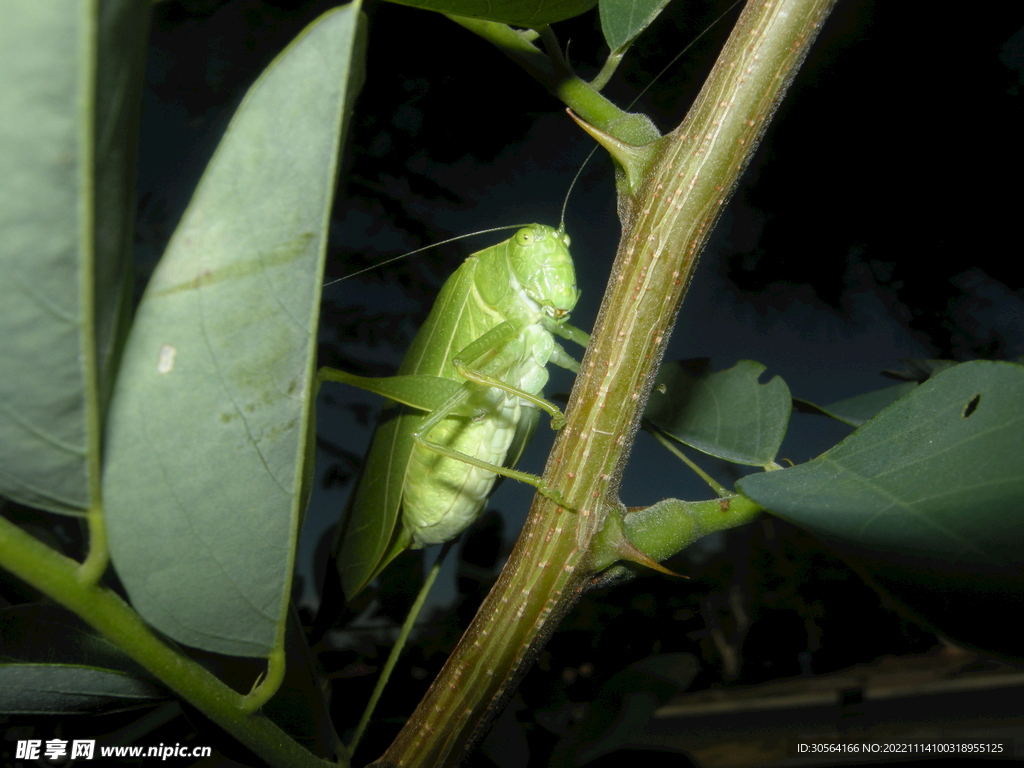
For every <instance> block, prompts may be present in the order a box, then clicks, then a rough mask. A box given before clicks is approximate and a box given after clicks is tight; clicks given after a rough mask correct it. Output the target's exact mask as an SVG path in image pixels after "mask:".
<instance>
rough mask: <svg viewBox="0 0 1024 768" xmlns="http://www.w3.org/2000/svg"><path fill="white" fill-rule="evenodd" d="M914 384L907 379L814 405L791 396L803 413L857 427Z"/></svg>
mask: <svg viewBox="0 0 1024 768" xmlns="http://www.w3.org/2000/svg"><path fill="white" fill-rule="evenodd" d="M916 386H917V382H913V381H907V382H904V383H903V384H894V385H893V386H891V387H883V388H882V389H876V390H874V391H873V392H865V393H864V394H863V395H856V396H855V397H848V398H846V399H845V400H839V401H838V402H835V403H830V404H829V405H815V404H814V403H812V402H810V401H809V400H800V399H799V398H793V404H794V405H795V406H796V407H797V408H798V409H799V410H800V411H802V412H804V413H816V414H819V415H822V416H831V417H832V418H833V419H836V420H837V421H841V422H843V423H844V424H849V425H850V426H851V427H859V426H860V425H861V424H863V423H864V422H865V421H867V420H868V419H870V418H871V417H872V416H874V415H875V414H877V413H878V412H879V411H881V410H882V409H883V408H886V407H888V406H889V405H892V404H893V403H895V402H896V401H897V400H899V399H900V398H901V397H903V396H904V395H906V394H908V393H909V392H911V391H912V390H913V389H914V388H915V387H916Z"/></svg>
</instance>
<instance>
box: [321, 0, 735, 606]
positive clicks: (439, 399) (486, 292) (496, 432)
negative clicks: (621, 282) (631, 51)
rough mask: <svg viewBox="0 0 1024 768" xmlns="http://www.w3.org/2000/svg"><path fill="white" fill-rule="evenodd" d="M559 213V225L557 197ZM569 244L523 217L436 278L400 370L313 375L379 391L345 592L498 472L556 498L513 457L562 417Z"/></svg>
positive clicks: (571, 283) (458, 517) (473, 499)
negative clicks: (559, 379)
mask: <svg viewBox="0 0 1024 768" xmlns="http://www.w3.org/2000/svg"><path fill="white" fill-rule="evenodd" d="M737 2H738V0H737ZM736 4H737V3H733V5H732V6H730V8H729V10H727V11H726V12H725V13H723V14H722V15H721V16H719V19H718V20H720V19H721V18H723V17H724V16H725V15H726V14H727V13H729V11H730V10H731V9H732V7H734V6H735V5H736ZM718 20H716V21H715V22H713V23H712V25H711V26H714V24H715V23H717V21H718ZM710 28H711V27H708V29H710ZM705 32H707V30H705ZM703 34H704V33H701V35H700V36H698V38H697V39H699V38H700V37H701V36H703ZM694 42H696V40H695V41H694ZM692 44H693V43H691V44H690V45H692ZM689 47H690V46H689V45H688V46H686V47H685V48H684V49H683V50H682V51H680V53H679V54H678V55H677V56H676V57H675V58H674V59H673V61H672V62H670V64H669V65H668V66H666V68H665V69H666V70H667V69H668V67H669V66H671V65H672V64H673V63H674V62H675V61H676V60H678V59H679V57H681V56H682V55H683V54H684V53H685V52H686V50H688V49H689ZM663 71H665V70H663ZM638 98H639V97H638ZM635 101H636V100H635V99H634V103H635ZM630 106H632V105H630ZM588 159H589V158H588ZM580 171H582V168H581V169H580ZM578 176H579V174H577V178H578ZM574 183H575V182H574ZM562 213H563V215H562V220H563V222H564V219H565V215H564V214H565V206H564V204H563V210H562ZM568 246H569V238H568V236H567V235H566V234H565V232H564V226H560V227H559V229H557V230H556V229H554V228H552V227H547V226H543V225H539V224H533V225H527V226H524V227H522V228H521V229H519V231H518V232H516V234H515V235H514V236H513V237H512V238H509V239H508V240H506V241H504V242H502V243H499V244H498V245H494V246H491V247H490V248H485V249H484V250H482V251H479V252H477V253H475V254H473V255H471V256H469V257H468V258H467V259H466V261H465V262H464V263H463V265H462V266H461V267H460V268H459V269H458V270H457V271H456V272H455V274H453V275H452V277H451V278H450V279H449V281H448V282H447V283H446V284H445V286H444V288H443V289H442V291H441V294H440V295H439V297H438V299H437V302H436V303H435V305H434V308H433V310H432V311H431V313H430V316H429V317H428V318H427V321H426V323H425V324H424V325H423V327H422V328H421V329H420V331H419V333H418V334H417V336H416V338H415V340H414V341H413V343H412V346H411V348H410V350H409V352H408V353H407V354H406V356H405V358H404V360H403V362H402V365H401V367H400V369H399V375H398V376H395V377H391V378H386V379H366V378H362V377H358V376H353V375H350V374H346V373H343V372H339V371H329V370H325V371H322V372H321V379H322V380H334V381H341V382H344V383H349V384H353V385H355V386H358V387H362V388H364V389H368V390H370V391H373V392H376V393H378V394H382V395H384V396H385V397H387V398H388V402H387V403H386V404H385V407H384V411H383V413H382V414H381V419H380V422H379V423H378V427H377V431H376V433H375V435H374V438H373V443H372V444H371V448H370V452H369V454H368V456H367V460H366V464H365V466H364V469H363V474H362V479H361V480H360V482H359V485H358V487H357V488H356V491H355V493H354V495H353V500H352V501H351V502H350V504H349V510H348V514H347V516H346V518H347V519H346V520H345V521H343V528H342V529H341V536H340V537H339V539H338V540H337V541H336V544H335V557H336V560H337V564H338V568H339V571H340V575H341V580H342V586H343V588H344V592H345V594H346V595H347V597H348V598H349V599H351V598H352V597H353V596H354V595H356V594H357V593H358V592H359V591H361V590H362V589H363V587H365V586H366V585H367V584H368V583H369V582H370V581H371V580H372V579H373V578H374V577H375V576H376V575H377V574H379V573H380V572H381V571H382V570H383V569H384V568H385V567H386V566H387V564H388V563H389V562H391V560H393V559H394V558H395V557H396V556H397V555H398V554H399V553H401V552H402V551H403V550H405V549H407V548H410V547H412V548H419V547H424V546H429V545H431V544H439V543H442V542H446V541H449V540H451V539H453V538H455V537H456V536H458V535H459V534H460V533H461V532H462V531H463V530H465V529H466V528H467V527H468V526H469V525H470V524H471V523H472V522H473V521H474V520H475V519H476V517H477V516H478V515H479V514H480V512H481V510H482V508H483V505H484V503H485V502H486V499H487V496H488V494H489V493H490V491H491V489H492V487H493V485H494V483H495V480H496V477H497V475H504V476H506V477H512V478H514V479H517V480H520V481H523V482H526V483H530V484H532V485H535V486H537V487H538V489H539V490H540V492H541V493H542V494H544V495H546V496H548V497H550V498H552V499H554V500H556V501H557V500H559V499H560V497H559V495H558V493H557V491H555V490H554V489H551V488H546V487H544V486H542V485H541V483H540V478H538V477H535V476H533V475H529V474H526V473H523V472H518V471H515V470H513V469H511V467H513V466H514V465H515V463H516V462H517V461H518V459H519V457H520V455H521V453H522V451H523V448H524V447H525V445H526V443H527V442H528V441H529V439H530V437H531V436H532V434H533V432H534V429H535V427H536V423H537V418H538V416H539V413H538V409H540V410H545V411H547V412H548V413H549V414H550V415H551V418H552V426H553V427H555V428H558V427H560V426H561V424H562V423H564V417H563V416H562V414H561V412H560V411H559V410H558V408H557V407H556V406H554V405H553V404H552V403H549V402H548V401H546V400H544V399H543V398H542V397H541V393H542V390H543V387H544V384H545V383H546V381H547V369H546V365H547V364H548V363H549V362H550V363H555V364H556V365H560V366H563V367H565V368H568V369H569V370H572V371H574V372H577V371H578V368H579V367H578V365H577V364H576V362H575V361H574V360H573V358H572V357H570V356H569V355H568V354H567V353H566V352H565V351H564V350H563V349H562V348H561V347H560V346H559V345H558V344H557V343H556V342H555V340H554V335H558V336H562V337H564V338H567V339H570V340H572V341H575V342H577V343H579V344H580V345H582V346H586V345H587V343H588V341H589V337H588V335H587V334H586V333H585V332H583V331H581V330H579V329H577V328H574V327H573V326H571V325H569V324H568V323H567V322H566V320H567V318H568V315H569V313H570V312H571V311H572V309H573V307H574V306H575V304H576V299H577V297H578V291H577V289H576V280H575V273H574V268H573V263H572V259H571V257H570V255H569V250H568ZM652 565H653V567H657V565H656V564H653V563H652Z"/></svg>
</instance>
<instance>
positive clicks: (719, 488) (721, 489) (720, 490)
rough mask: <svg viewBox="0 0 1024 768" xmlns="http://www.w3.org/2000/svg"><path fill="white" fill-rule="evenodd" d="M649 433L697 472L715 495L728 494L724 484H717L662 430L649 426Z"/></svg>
mask: <svg viewBox="0 0 1024 768" xmlns="http://www.w3.org/2000/svg"><path fill="white" fill-rule="evenodd" d="M650 433H651V434H652V435H654V439H655V440H657V441H658V442H659V443H661V444H662V445H663V446H665V448H666V449H667V450H668V452H669V453H671V454H672V455H673V456H675V457H676V458H677V459H679V460H680V461H681V462H683V464H685V465H686V466H688V467H689V468H690V469H692V470H693V471H694V472H695V473H696V474H697V476H698V477H699V478H700V479H701V480H703V481H704V482H705V483H707V484H708V486H709V487H710V488H711V490H712V491H714V492H715V493H716V494H717V495H719V496H728V495H729V491H728V489H727V488H726V487H725V486H723V485H719V483H718V481H717V480H715V478H713V477H712V476H711V475H709V474H708V473H707V472H705V471H704V470H703V469H701V468H700V467H698V466H697V465H696V464H695V463H694V462H693V460H692V459H690V457H689V456H687V455H686V454H685V453H683V452H682V451H681V450H679V449H678V448H677V447H676V446H675V443H674V442H673V441H672V440H670V439H669V438H667V437H666V436H665V433H664V432H662V431H661V430H660V429H658V428H657V427H651V428H650Z"/></svg>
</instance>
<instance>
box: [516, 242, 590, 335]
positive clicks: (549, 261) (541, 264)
mask: <svg viewBox="0 0 1024 768" xmlns="http://www.w3.org/2000/svg"><path fill="white" fill-rule="evenodd" d="M509 261H510V263H511V265H512V271H513V273H514V274H515V276H516V279H517V280H518V281H519V284H520V285H521V286H522V287H523V289H524V290H525V291H526V295H527V296H529V297H530V299H532V300H533V301H535V302H536V303H537V304H538V305H539V306H540V308H541V311H542V312H543V313H544V314H545V315H547V316H548V317H550V318H551V319H552V320H557V321H561V320H564V319H565V318H567V317H568V316H569V313H570V312H571V311H572V310H573V307H575V306H576V302H577V300H578V299H579V297H580V292H579V290H578V289H577V288H576V270H575V269H574V267H573V264H572V257H571V256H570V255H569V236H568V235H567V234H565V230H564V229H561V228H559V229H555V228H554V227H548V226H545V225H544V224H531V225H529V226H526V227H523V228H522V229H520V230H519V231H518V232H516V234H515V236H514V237H513V238H512V248H511V251H510V254H509Z"/></svg>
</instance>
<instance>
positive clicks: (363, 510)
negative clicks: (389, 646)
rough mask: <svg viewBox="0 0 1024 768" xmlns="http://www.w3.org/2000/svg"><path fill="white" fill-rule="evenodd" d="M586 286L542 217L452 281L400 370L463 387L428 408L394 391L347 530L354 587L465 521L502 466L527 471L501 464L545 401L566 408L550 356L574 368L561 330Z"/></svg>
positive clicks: (349, 581)
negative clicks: (557, 393)
mask: <svg viewBox="0 0 1024 768" xmlns="http://www.w3.org/2000/svg"><path fill="white" fill-rule="evenodd" d="M578 295H579V292H578V290H577V289H576V278H575V271H574V269H573V264H572V259H571V257H570V256H569V251H568V237H566V235H565V234H564V232H562V231H561V230H556V229H554V228H552V227H547V226H543V225H531V226H528V227H524V228H522V229H520V230H519V231H518V232H517V233H516V234H515V235H514V236H513V237H512V238H509V239H508V240H506V241H505V242H503V243H499V244H498V245H495V246H492V247H490V248H486V249H484V250H482V251H479V252H477V253H475V254H473V255H472V256H470V257H469V258H467V259H466V261H465V262H464V263H463V264H462V266H460V267H459V269H458V270H457V271H456V272H455V274H454V275H452V277H451V278H450V279H449V280H448V282H446V283H445V285H444V287H443V288H442V290H441V293H440V294H439V296H438V298H437V301H436V302H435V304H434V307H433V309H432V310H431V312H430V315H429V316H428V318H427V320H426V322H425V323H424V325H423V327H422V328H421V329H420V331H419V332H418V333H417V334H416V338H415V339H414V340H413V343H412V345H411V346H410V349H409V351H408V353H407V354H406V356H405V358H404V360H403V362H402V365H401V367H400V368H399V371H398V375H399V376H400V377H401V376H423V377H439V378H443V379H448V380H449V381H451V382H454V383H457V384H458V385H460V386H459V387H458V388H457V390H455V391H454V393H453V394H452V395H451V396H450V397H449V398H448V399H447V401H446V402H445V403H444V404H443V405H441V406H440V407H437V408H435V409H434V410H433V411H432V412H431V413H425V412H424V411H422V410H417V409H414V408H411V407H409V406H406V405H400V404H398V403H396V402H394V401H388V402H386V404H385V407H384V411H383V412H382V414H381V420H380V423H379V424H378V428H377V431H376V433H375V435H374V439H373V442H372V444H371V447H370V452H369V454H368V456H367V460H366V466H365V468H364V472H363V477H362V479H361V480H360V483H359V486H358V487H357V489H356V495H355V498H354V502H353V504H352V507H351V512H350V516H349V520H348V523H347V526H346V529H345V531H344V534H343V538H342V541H341V550H340V552H339V557H338V565H339V568H340V570H341V574H342V580H343V583H344V586H345V592H346V593H347V594H348V595H349V597H352V596H353V595H354V594H355V593H357V592H358V591H359V590H361V589H362V587H363V586H365V585H366V583H367V582H369V581H370V580H371V579H372V578H373V577H374V576H376V574H377V573H379V572H380V571H381V570H382V569H383V568H384V567H385V566H386V565H387V563H388V562H390V560H391V559H393V558H394V556H395V555H397V554H398V553H399V552H401V551H402V550H403V549H405V548H407V547H423V546H428V545H431V544H438V543H442V542H445V541H448V540H450V539H452V538H454V537H455V536H457V535H458V534H459V533H461V532H462V531H463V530H465V529H466V528H467V527H468V526H469V525H470V524H471V523H472V522H473V521H474V520H475V519H476V517H477V516H478V515H479V514H480V512H481V510H482V508H483V505H484V504H485V503H486V499H487V496H488V494H489V493H490V491H491V488H492V487H493V485H494V482H495V480H496V473H500V474H506V475H510V476H515V477H518V478H519V479H524V478H526V477H529V476H526V475H524V474H523V473H517V472H513V471H510V470H507V469H502V468H503V467H510V466H511V465H513V464H514V463H515V462H516V461H517V460H518V458H519V455H520V453H521V452H522V449H523V446H524V445H525V443H526V442H527V441H528V440H529V437H530V436H531V435H532V432H533V429H534V427H535V425H536V422H537V417H538V411H537V407H538V406H540V407H541V408H543V409H545V410H547V411H549V412H551V413H552V414H553V415H554V416H555V418H560V416H561V415H560V414H559V413H558V410H557V408H554V406H552V405H551V404H550V403H547V402H546V401H544V400H543V399H542V397H541V392H542V390H543V388H544V385H545V383H546V382H547V377H548V374H547V365H548V363H549V362H555V363H557V364H560V365H563V366H565V367H569V368H574V367H575V366H574V364H573V361H572V359H571V358H570V357H569V356H568V355H567V354H566V353H565V352H564V350H562V349H561V347H560V346H559V345H558V344H557V343H556V342H555V339H554V336H553V333H559V334H561V335H568V333H567V332H566V331H563V330H562V329H563V327H564V323H565V321H566V319H567V318H568V314H569V312H570V311H571V310H572V309H573V307H574V306H575V304H576V300H577V298H578ZM556 426H557V425H556ZM528 482H529V480H528ZM399 510H401V525H397V523H398V513H399Z"/></svg>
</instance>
